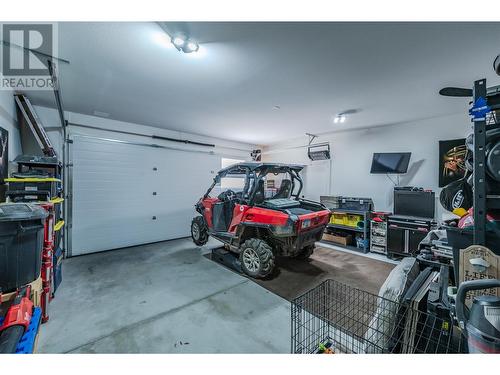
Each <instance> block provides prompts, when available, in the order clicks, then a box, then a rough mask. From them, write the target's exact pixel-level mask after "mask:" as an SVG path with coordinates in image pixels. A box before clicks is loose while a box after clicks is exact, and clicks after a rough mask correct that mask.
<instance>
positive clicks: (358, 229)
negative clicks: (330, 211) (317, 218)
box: [328, 224, 365, 233]
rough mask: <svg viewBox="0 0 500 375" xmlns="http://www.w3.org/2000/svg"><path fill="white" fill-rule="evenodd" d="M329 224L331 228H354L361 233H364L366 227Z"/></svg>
mask: <svg viewBox="0 0 500 375" xmlns="http://www.w3.org/2000/svg"><path fill="white" fill-rule="evenodd" d="M328 226H329V227H330V228H335V229H344V230H352V231H354V232H360V233H364V232H365V230H364V228H357V227H350V226H348V225H340V224H328Z"/></svg>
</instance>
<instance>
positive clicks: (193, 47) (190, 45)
mask: <svg viewBox="0 0 500 375" xmlns="http://www.w3.org/2000/svg"><path fill="white" fill-rule="evenodd" d="M170 41H171V42H172V44H173V45H174V47H175V48H176V49H177V50H178V51H182V52H184V53H193V52H197V51H198V50H199V49H200V45H199V44H198V43H197V42H196V41H194V40H192V39H189V38H188V37H187V36H186V35H185V34H175V35H174V36H172V38H171V39H170Z"/></svg>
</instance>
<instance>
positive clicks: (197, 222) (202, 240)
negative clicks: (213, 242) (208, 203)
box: [191, 216, 208, 246]
mask: <svg viewBox="0 0 500 375" xmlns="http://www.w3.org/2000/svg"><path fill="white" fill-rule="evenodd" d="M191 238H192V239H193V242H194V243H195V244H196V245H198V246H203V245H205V244H206V243H207V241H208V228H207V223H206V222H205V219H204V218H203V216H196V217H195V218H194V219H193V221H192V222H191Z"/></svg>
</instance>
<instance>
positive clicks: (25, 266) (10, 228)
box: [0, 203, 47, 293]
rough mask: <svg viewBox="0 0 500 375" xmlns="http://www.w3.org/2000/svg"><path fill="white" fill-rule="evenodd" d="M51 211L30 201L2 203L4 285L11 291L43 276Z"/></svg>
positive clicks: (0, 280)
mask: <svg viewBox="0 0 500 375" xmlns="http://www.w3.org/2000/svg"><path fill="white" fill-rule="evenodd" d="M46 217H47V212H46V211H45V210H44V209H43V208H41V207H38V206H36V205H31V204H28V203H1V204H0V288H2V291H3V292H4V293H5V292H9V291H12V290H15V289H17V288H19V287H21V286H23V285H26V284H29V283H31V282H32V281H33V280H36V279H37V278H38V277H39V276H40V269H41V262H42V247H43V229H44V221H45V218H46Z"/></svg>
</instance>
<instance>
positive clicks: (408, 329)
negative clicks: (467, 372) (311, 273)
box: [292, 280, 462, 354]
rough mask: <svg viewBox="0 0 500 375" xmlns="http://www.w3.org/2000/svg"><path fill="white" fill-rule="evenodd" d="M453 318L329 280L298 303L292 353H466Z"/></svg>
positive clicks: (296, 302)
mask: <svg viewBox="0 0 500 375" xmlns="http://www.w3.org/2000/svg"><path fill="white" fill-rule="evenodd" d="M461 343H462V339H461V335H460V332H459V331H458V329H457V330H454V329H453V322H452V320H451V319H447V317H444V318H438V317H437V316H435V315H431V314H428V313H426V312H423V311H420V310H418V309H415V308H411V307H410V306H409V305H407V304H403V303H397V302H394V301H391V300H388V299H385V298H382V297H379V296H377V295H375V294H372V293H368V292H365V291H363V290H360V289H356V288H353V287H350V286H348V285H345V284H342V283H339V282H337V281H335V280H326V281H324V282H323V283H321V284H320V285H319V286H317V287H316V288H314V289H312V290H310V291H309V292H306V293H305V294H303V295H302V296H300V297H297V298H296V299H295V300H293V301H292V353H304V354H313V353H322V352H325V351H326V352H329V353H362V354H364V353H366V354H368V353H379V354H380V353H461V352H462V345H461Z"/></svg>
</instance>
